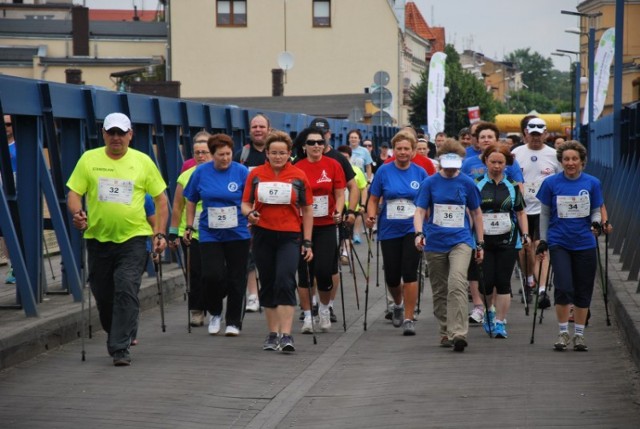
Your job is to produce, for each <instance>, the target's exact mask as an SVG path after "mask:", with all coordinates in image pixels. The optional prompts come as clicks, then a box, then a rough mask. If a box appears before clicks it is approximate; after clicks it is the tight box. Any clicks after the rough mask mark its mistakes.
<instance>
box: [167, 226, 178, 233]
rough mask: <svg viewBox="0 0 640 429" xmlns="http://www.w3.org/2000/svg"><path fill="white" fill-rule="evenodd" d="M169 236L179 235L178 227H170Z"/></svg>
mask: <svg viewBox="0 0 640 429" xmlns="http://www.w3.org/2000/svg"><path fill="white" fill-rule="evenodd" d="M169 234H176V235H177V234H178V227H177V226H170V227H169Z"/></svg>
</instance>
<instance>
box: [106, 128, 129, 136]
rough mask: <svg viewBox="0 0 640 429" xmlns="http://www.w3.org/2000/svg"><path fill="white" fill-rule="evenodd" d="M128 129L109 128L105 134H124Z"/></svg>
mask: <svg viewBox="0 0 640 429" xmlns="http://www.w3.org/2000/svg"><path fill="white" fill-rule="evenodd" d="M128 132H129V131H122V130H121V129H120V128H111V129H110V130H107V134H109V135H110V136H120V137H122V136H124V135H126V134H127V133H128Z"/></svg>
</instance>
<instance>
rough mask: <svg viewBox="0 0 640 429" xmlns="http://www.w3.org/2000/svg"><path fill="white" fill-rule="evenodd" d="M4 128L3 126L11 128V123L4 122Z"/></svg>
mask: <svg viewBox="0 0 640 429" xmlns="http://www.w3.org/2000/svg"><path fill="white" fill-rule="evenodd" d="M4 126H5V127H12V126H13V124H12V123H11V122H5V123H4Z"/></svg>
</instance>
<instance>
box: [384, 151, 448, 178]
mask: <svg viewBox="0 0 640 429" xmlns="http://www.w3.org/2000/svg"><path fill="white" fill-rule="evenodd" d="M394 159H396V157H395V156H390V157H389V158H387V160H386V161H385V162H384V163H385V164H388V163H390V162H392V161H393V160H394ZM411 162H413V163H414V164H415V165H417V166H419V167H422V168H423V169H424V171H426V172H427V174H428V175H429V176H433V175H434V174H436V167H434V165H433V162H431V160H430V159H429V158H427V157H426V156H424V155H420V154H419V153H416V156H414V157H413V159H412V160H411Z"/></svg>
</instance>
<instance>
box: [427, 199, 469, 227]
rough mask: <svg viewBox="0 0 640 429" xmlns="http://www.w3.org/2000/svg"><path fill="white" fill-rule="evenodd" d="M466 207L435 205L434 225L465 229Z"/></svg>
mask: <svg viewBox="0 0 640 429" xmlns="http://www.w3.org/2000/svg"><path fill="white" fill-rule="evenodd" d="M464 216H465V211H464V206H460V205H447V204H434V205H433V223H434V224H436V225H438V226H442V227H444V228H464Z"/></svg>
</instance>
